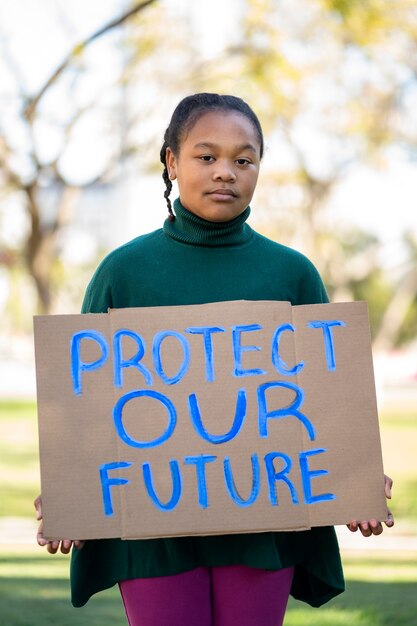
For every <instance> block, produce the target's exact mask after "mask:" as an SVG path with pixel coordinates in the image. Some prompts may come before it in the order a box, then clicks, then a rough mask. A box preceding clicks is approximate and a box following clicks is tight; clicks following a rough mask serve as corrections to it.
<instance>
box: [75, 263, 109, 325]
mask: <svg viewBox="0 0 417 626" xmlns="http://www.w3.org/2000/svg"><path fill="white" fill-rule="evenodd" d="M112 306H113V300H112V289H111V279H110V274H109V272H108V271H106V265H105V264H104V262H103V263H101V265H99V267H98V268H97V269H96V271H95V273H94V275H93V278H92V279H91V281H90V284H89V285H88V287H87V289H86V292H85V295H84V300H83V304H82V307H81V313H107V311H108V309H110V308H112Z"/></svg>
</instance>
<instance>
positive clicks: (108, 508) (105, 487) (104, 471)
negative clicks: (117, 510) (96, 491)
mask: <svg viewBox="0 0 417 626" xmlns="http://www.w3.org/2000/svg"><path fill="white" fill-rule="evenodd" d="M131 465H132V463H127V462H126V461H121V462H120V463H104V464H103V465H100V481H101V490H102V494H103V508H104V515H113V503H112V498H111V492H110V487H113V486H116V485H126V484H127V483H128V482H130V481H129V480H128V479H127V478H109V474H108V472H109V471H110V470H116V469H121V468H122V467H130V466H131Z"/></svg>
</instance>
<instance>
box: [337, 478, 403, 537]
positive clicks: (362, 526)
mask: <svg viewBox="0 0 417 626" xmlns="http://www.w3.org/2000/svg"><path fill="white" fill-rule="evenodd" d="M384 479H385V496H386V497H387V498H388V499H391V490H392V478H390V477H389V476H387V475H385V474H384ZM384 523H385V525H386V526H388V528H391V527H392V526H394V516H393V515H392V513H391V511H390V510H389V508H388V507H387V517H386V519H385V520H384ZM347 527H348V528H349V530H350V531H352V532H353V533H355V532H356V531H357V530H358V528H359V530H360V531H361V533H362V535H363V536H364V537H370V536H371V535H380V534H381V533H382V531H383V530H384V529H383V526H382V523H381V522H379V521H378V520H376V519H371V520H368V521H366V522H358V521H357V520H353V521H351V522H350V524H347Z"/></svg>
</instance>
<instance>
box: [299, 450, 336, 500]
mask: <svg viewBox="0 0 417 626" xmlns="http://www.w3.org/2000/svg"><path fill="white" fill-rule="evenodd" d="M323 452H326V450H325V448H317V449H315V450H309V451H308V452H300V469H301V477H302V481H303V490H304V502H305V503H306V504H315V503H316V502H327V501H328V500H335V498H336V496H335V495H334V493H322V494H320V495H318V496H313V494H312V491H311V479H312V478H315V477H316V476H323V475H324V474H328V473H329V472H328V470H323V469H321V470H310V468H309V466H308V459H309V457H310V456H314V455H316V454H322V453H323Z"/></svg>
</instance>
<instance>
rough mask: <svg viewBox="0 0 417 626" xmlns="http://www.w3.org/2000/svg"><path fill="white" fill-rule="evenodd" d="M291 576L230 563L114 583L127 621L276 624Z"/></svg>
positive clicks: (177, 625) (186, 625)
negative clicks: (118, 591) (116, 584)
mask: <svg viewBox="0 0 417 626" xmlns="http://www.w3.org/2000/svg"><path fill="white" fill-rule="evenodd" d="M293 576H294V568H292V567H290V568H288V569H282V570H279V571H267V570H262V569H255V568H252V567H246V566H243V565H230V566H227V567H198V568H197V569H194V570H191V571H189V572H184V573H183V574H176V575H175V576H161V577H158V578H135V579H133V580H125V581H122V582H121V583H119V586H120V592H121V594H122V599H123V604H124V607H125V611H126V615H127V619H128V622H129V624H130V626H236V625H237V624H238V625H239V626H259V625H260V624H262V626H281V625H282V622H283V619H284V615H285V609H286V607H287V602H288V596H289V593H290V588H291V583H292V579H293Z"/></svg>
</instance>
